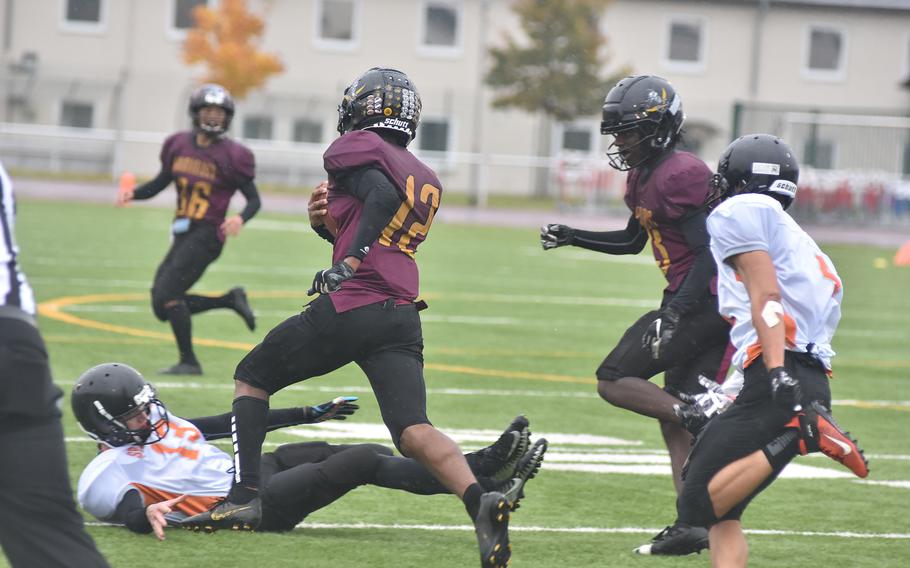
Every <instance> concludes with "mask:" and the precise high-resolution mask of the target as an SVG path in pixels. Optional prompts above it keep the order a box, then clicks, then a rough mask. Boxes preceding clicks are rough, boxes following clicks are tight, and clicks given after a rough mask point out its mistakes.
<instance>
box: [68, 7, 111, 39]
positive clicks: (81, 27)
mask: <svg viewBox="0 0 910 568" xmlns="http://www.w3.org/2000/svg"><path fill="white" fill-rule="evenodd" d="M108 4H110V2H109V0H101V2H100V13H99V20H98V22H97V23H89V22H71V21H69V20H67V19H66V5H67V0H60V12H59V15H60V18H59V20H58V27H59V29H60V30H61V31H64V32H72V33H77V34H103V33H105V32H107V13H108Z"/></svg>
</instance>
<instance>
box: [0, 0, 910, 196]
mask: <svg viewBox="0 0 910 568" xmlns="http://www.w3.org/2000/svg"><path fill="white" fill-rule="evenodd" d="M216 2H217V0H0V42H2V43H0V155H2V159H3V160H4V162H5V163H6V164H7V167H10V168H13V169H17V168H18V169H21V170H46V169H50V170H60V171H84V172H98V173H111V175H117V173H118V172H120V171H122V170H131V171H134V172H136V173H137V174H140V175H153V174H154V173H155V172H156V171H157V168H158V165H159V164H158V148H159V145H160V143H161V141H162V140H163V139H164V137H165V136H166V135H167V134H168V133H170V132H172V131H174V130H177V129H181V128H186V127H187V126H188V123H189V120H188V117H187V114H186V101H187V97H188V95H189V93H190V91H191V90H192V88H193V86H194V85H195V84H197V82H198V78H199V77H200V76H201V69H198V68H190V67H187V66H186V65H185V64H184V63H183V62H182V60H181V50H182V40H183V38H184V37H185V33H186V31H185V30H186V28H187V27H188V26H190V25H191V23H192V19H191V16H190V11H191V9H192V8H193V7H194V6H195V5H199V4H203V5H204V4H210V5H215V4H216ZM249 5H250V8H251V9H252V10H253V11H255V12H256V13H257V14H259V15H261V17H263V19H264V20H265V22H266V33H265V37H264V41H263V45H262V49H264V50H266V51H269V52H274V53H276V54H277V55H278V56H279V57H280V58H281V60H282V61H283V63H284V65H285V67H286V71H285V72H284V73H283V74H281V75H279V76H276V77H274V78H272V79H270V80H269V82H268V83H267V84H266V86H265V87H264V88H263V89H261V90H259V91H257V92H254V93H252V94H251V95H250V96H249V97H247V99H246V100H243V101H239V102H238V110H237V114H236V116H235V119H234V124H233V127H232V131H233V135H234V136H237V137H239V138H242V139H244V141H245V142H246V143H248V144H249V145H250V146H251V147H252V148H253V150H254V152H255V153H256V157H257V161H258V165H259V172H260V179H263V180H267V181H272V182H277V183H284V184H289V185H306V184H311V183H315V182H316V181H318V179H319V178H320V177H321V175H322V174H321V153H322V151H323V150H324V148H325V146H326V145H327V144H328V143H329V142H330V141H331V140H332V139H333V138H334V136H336V133H335V124H336V112H335V107H336V105H337V103H338V100H339V99H340V96H341V92H342V90H343V88H344V87H345V85H347V84H348V83H349V82H350V81H351V80H352V79H353V78H354V77H356V76H357V75H358V74H360V73H361V72H362V71H364V70H366V69H367V68H369V67H372V66H390V67H396V68H399V69H402V70H404V71H406V72H407V73H408V74H409V75H410V76H411V78H412V79H413V80H414V81H415V83H416V84H417V86H418V88H419V91H420V93H421V95H422V98H423V103H424V112H423V117H422V122H421V128H420V132H419V136H418V139H417V140H416V141H415V143H414V146H413V148H414V150H415V152H416V153H418V154H419V155H421V156H422V157H424V158H425V159H427V160H428V161H430V162H431V163H433V165H434V166H436V167H437V169H438V170H439V171H440V175H441V177H442V179H443V182H444V183H445V184H446V186H447V187H448V189H449V190H453V191H458V192H466V193H471V194H475V195H478V196H479V197H480V198H481V200H482V199H483V196H484V195H486V194H487V193H490V192H493V193H513V194H527V193H532V192H534V191H539V190H540V184H541V179H543V180H544V183H545V185H547V187H546V188H545V189H547V190H549V191H550V192H552V191H577V190H578V188H577V187H575V186H584V185H591V184H594V185H597V186H598V187H601V188H605V189H606V190H609V191H613V192H615V191H616V188H617V187H618V186H619V185H620V184H621V178H620V177H619V176H617V175H616V174H614V173H613V172H611V171H609V170H608V168H606V164H605V160H603V159H602V150H603V149H602V148H601V137H600V135H599V129H598V127H599V117H597V116H591V117H580V118H579V119H577V120H575V121H573V122H572V123H569V124H556V125H553V127H552V128H547V127H546V121H544V120H542V118H541V117H539V116H534V115H530V114H528V113H525V112H521V111H510V110H506V111H503V110H494V109H492V108H491V106H490V99H491V97H492V93H491V91H490V89H489V88H488V87H485V86H484V84H483V74H484V70H485V68H486V67H487V65H488V59H487V57H486V47H488V46H491V45H498V44H500V43H501V42H502V41H503V39H504V38H505V37H506V36H508V35H515V36H519V37H520V29H519V26H518V22H517V20H516V18H515V16H514V14H513V13H512V12H511V9H510V8H511V2H510V1H508V0H250V2H249ZM602 29H603V32H604V34H605V35H606V37H607V38H608V50H607V56H608V64H607V66H606V68H605V69H604V74H608V73H612V72H615V70H616V69H619V68H621V67H623V66H625V67H627V68H629V69H632V70H633V72H635V73H650V74H658V75H662V76H664V77H666V78H667V79H669V80H670V81H671V82H672V83H673V84H674V85H675V86H676V87H677V89H678V91H679V92H680V93H681V95H682V97H683V103H684V108H685V110H686V113H687V116H688V120H687V124H686V127H687V132H688V135H689V146H690V147H691V148H692V149H693V150H694V151H696V152H697V153H698V154H699V155H700V156H701V157H702V158H704V159H705V160H706V161H707V162H708V163H709V164H713V162H714V160H716V157H717V155H718V154H719V153H720V151H721V150H722V149H723V148H724V147H725V146H726V144H727V143H728V142H729V141H730V139H731V137H732V136H733V135H734V134H736V133H743V132H745V131H748V130H763V131H772V132H775V133H777V134H780V135H782V136H786V137H788V139H789V140H790V141H791V143H792V144H793V146H794V148H795V149H796V150H797V151H798V152H802V153H803V154H804V155H808V156H810V157H811V162H812V163H813V164H814V165H816V167H818V168H820V169H823V170H824V169H845V168H860V169H862V168H866V169H875V170H881V171H886V172H892V173H893V174H894V175H900V174H910V140H908V132H910V119H908V118H906V117H907V115H908V113H910V89H908V88H907V86H906V85H905V83H906V82H907V80H908V77H910V0H865V1H863V0H830V1H823V0H802V1H795V0H794V1H778V0H710V1H708V0H704V1H688V0H614V1H613V2H612V3H611V4H610V5H609V7H608V9H607V11H606V13H605V14H604V18H603V19H602ZM901 117H903V118H901ZM858 133H859V134H858ZM541 136H545V139H544V140H543V141H542V142H543V144H541V143H540V137H541ZM541 146H543V147H545V148H546V149H547V152H546V154H547V156H544V157H541V156H537V155H536V154H537V153H538V148H539V147H541ZM804 161H805V158H804ZM541 174H543V175H541ZM573 184H575V185H574V186H573Z"/></svg>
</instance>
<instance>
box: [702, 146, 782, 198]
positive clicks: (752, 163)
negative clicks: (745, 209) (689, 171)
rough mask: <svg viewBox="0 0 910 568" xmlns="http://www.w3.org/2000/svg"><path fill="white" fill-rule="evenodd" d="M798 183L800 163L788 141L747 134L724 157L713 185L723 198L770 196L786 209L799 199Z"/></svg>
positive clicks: (730, 147) (728, 147)
mask: <svg viewBox="0 0 910 568" xmlns="http://www.w3.org/2000/svg"><path fill="white" fill-rule="evenodd" d="M798 181H799V163H798V162H797V161H796V157H795V156H794V155H793V151H792V150H791V149H790V146H788V145H787V143H786V142H784V141H783V140H781V139H780V138H778V137H777V136H773V135H771V134H747V135H746V136H741V137H739V138H737V139H736V140H734V141H733V142H732V143H731V144H730V145H729V146H727V149H726V150H724V153H723V154H721V156H720V160H719V161H718V163H717V173H716V174H714V178H713V181H712V186H713V188H714V191H715V193H716V194H718V195H719V197H720V199H725V198H727V197H731V196H733V195H737V194H740V193H766V194H768V195H770V196H771V197H774V198H775V199H777V200H778V201H780V203H781V205H783V207H784V209H786V208H787V207H789V206H790V204H791V203H792V202H793V199H794V198H795V197H796V184H797V182H798Z"/></svg>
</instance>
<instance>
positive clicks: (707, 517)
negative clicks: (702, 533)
mask: <svg viewBox="0 0 910 568" xmlns="http://www.w3.org/2000/svg"><path fill="white" fill-rule="evenodd" d="M676 509H677V513H678V515H679V520H680V522H682V523H685V524H687V525H690V526H693V527H705V528H710V527H711V526H713V525H714V524H716V523H717V521H718V519H717V516H716V515H715V514H714V504H713V503H711V496H710V495H709V494H708V488H707V487H706V486H698V487H691V486H689V485H688V484H687V485H686V486H685V487H684V488H683V492H682V494H680V496H679V499H678V501H677V504H676Z"/></svg>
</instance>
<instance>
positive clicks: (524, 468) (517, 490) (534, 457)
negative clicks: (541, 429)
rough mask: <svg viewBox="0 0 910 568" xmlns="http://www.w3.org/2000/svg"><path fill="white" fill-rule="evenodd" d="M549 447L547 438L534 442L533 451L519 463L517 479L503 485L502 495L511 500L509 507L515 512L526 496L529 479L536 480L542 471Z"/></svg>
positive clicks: (516, 470)
mask: <svg viewBox="0 0 910 568" xmlns="http://www.w3.org/2000/svg"><path fill="white" fill-rule="evenodd" d="M547 446H548V442H547V440H546V438H541V439H539V440H537V441H536V442H534V445H533V446H531V449H530V450H528V451H527V453H525V455H524V456H522V458H521V459H520V460H519V461H518V467H517V468H516V469H515V477H513V478H512V479H510V480H509V481H507V482H506V483H505V484H503V488H502V490H501V491H502V494H503V495H505V497H506V499H508V500H509V505H510V507H511V509H512V510H513V511H514V510H515V509H517V508H518V502H519V501H521V499H522V498H524V496H525V491H524V488H525V483H527V482H528V480H529V479H534V476H535V475H537V472H538V471H539V470H540V466H541V465H542V464H543V456H544V454H545V453H547Z"/></svg>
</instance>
